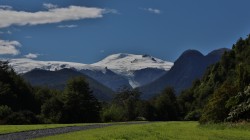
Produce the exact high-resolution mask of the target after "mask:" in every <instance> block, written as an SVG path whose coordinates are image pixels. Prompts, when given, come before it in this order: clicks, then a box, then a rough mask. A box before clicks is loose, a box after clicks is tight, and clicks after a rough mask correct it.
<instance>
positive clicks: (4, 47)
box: [0, 40, 21, 55]
mask: <svg viewBox="0 0 250 140" xmlns="http://www.w3.org/2000/svg"><path fill="white" fill-rule="evenodd" d="M20 46H21V44H20V43H19V42H18V41H8V40H7V41H6V40H0V55H3V54H11V55H17V54H19V50H18V49H17V47H20Z"/></svg>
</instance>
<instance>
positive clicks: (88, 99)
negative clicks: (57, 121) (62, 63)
mask: <svg viewBox="0 0 250 140" xmlns="http://www.w3.org/2000/svg"><path fill="white" fill-rule="evenodd" d="M63 101H64V110H65V111H64V115H63V117H64V121H65V122H66V123H84V122H97V121H99V120H100V109H101V108H100V104H99V102H98V100H97V99H96V98H95V97H94V96H93V94H92V91H90V88H89V84H88V83H87V82H86V81H85V78H84V77H76V78H72V79H70V80H69V81H68V83H67V86H66V88H65V91H64V97H63Z"/></svg>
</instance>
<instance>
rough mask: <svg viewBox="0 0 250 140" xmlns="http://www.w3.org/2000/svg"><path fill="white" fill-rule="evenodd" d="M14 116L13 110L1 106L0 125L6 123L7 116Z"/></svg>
mask: <svg viewBox="0 0 250 140" xmlns="http://www.w3.org/2000/svg"><path fill="white" fill-rule="evenodd" d="M10 114H12V109H11V108H10V107H8V106H7V105H1V106H0V124H4V123H5V119H6V117H7V116H9V115H10Z"/></svg>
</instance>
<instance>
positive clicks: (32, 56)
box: [24, 53, 40, 59]
mask: <svg viewBox="0 0 250 140" xmlns="http://www.w3.org/2000/svg"><path fill="white" fill-rule="evenodd" d="M39 55H40V54H34V53H29V54H27V55H24V57H26V58H30V59H35V58H37V57H38V56H39Z"/></svg>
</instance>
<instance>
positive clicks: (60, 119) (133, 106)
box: [0, 62, 179, 124]
mask: <svg viewBox="0 0 250 140" xmlns="http://www.w3.org/2000/svg"><path fill="white" fill-rule="evenodd" d="M0 77H1V79H0V123H1V124H35V123H86V122H113V121H134V120H178V119H179V118H178V116H179V115H178V112H179V111H178V109H177V106H178V105H177V100H176V97H175V93H174V90H173V89H171V88H167V89H165V90H164V91H163V92H162V93H161V94H160V95H159V96H157V97H155V98H154V99H152V100H150V101H144V100H141V99H140V95H141V93H140V92H139V91H138V90H136V89H135V90H133V89H129V88H123V89H121V90H120V92H119V93H117V94H116V96H115V97H114V98H113V100H112V102H108V103H105V102H100V101H98V100H97V99H96V98H95V97H94V96H93V94H92V91H91V90H90V88H89V85H88V83H87V82H86V81H85V79H84V77H75V78H72V79H70V80H69V81H68V83H67V85H66V88H65V89H64V90H63V91H59V90H52V89H49V88H43V87H32V86H30V85H29V84H28V83H26V82H25V81H24V80H23V79H22V78H21V76H19V75H17V74H16V73H15V72H14V71H13V69H12V68H11V67H9V66H8V62H0Z"/></svg>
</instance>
